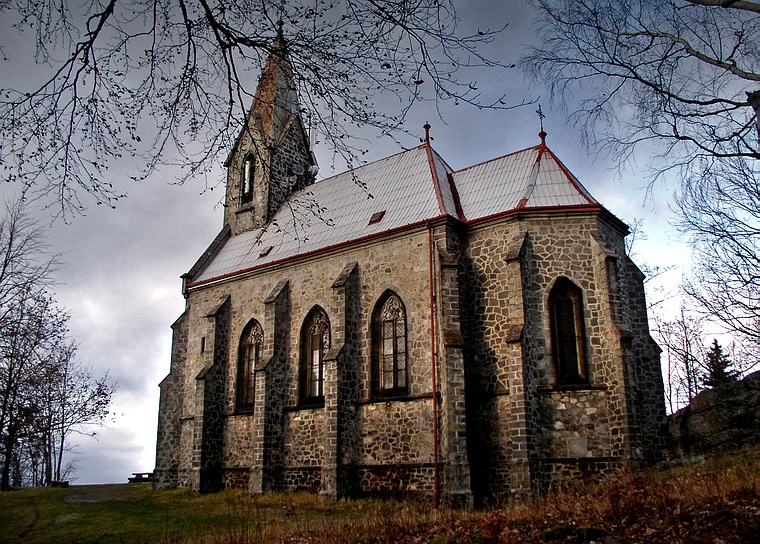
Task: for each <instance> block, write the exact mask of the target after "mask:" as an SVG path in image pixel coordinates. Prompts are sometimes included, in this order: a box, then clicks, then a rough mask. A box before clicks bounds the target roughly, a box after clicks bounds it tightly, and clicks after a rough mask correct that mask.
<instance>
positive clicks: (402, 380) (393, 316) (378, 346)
mask: <svg viewBox="0 0 760 544" xmlns="http://www.w3.org/2000/svg"><path fill="white" fill-rule="evenodd" d="M372 390H373V393H374V394H375V395H377V396H385V395H403V394H406V393H408V376H407V349H406V309H405V308H404V303H403V302H402V301H401V298H399V296H398V295H396V294H395V293H393V292H392V291H389V292H387V293H386V294H385V295H384V296H383V297H382V298H381V299H380V300H379V301H378V303H377V305H376V306H375V311H374V312H373V315H372Z"/></svg>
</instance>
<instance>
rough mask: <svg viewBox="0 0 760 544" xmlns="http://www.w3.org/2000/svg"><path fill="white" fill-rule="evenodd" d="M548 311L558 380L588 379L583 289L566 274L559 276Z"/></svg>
mask: <svg viewBox="0 0 760 544" xmlns="http://www.w3.org/2000/svg"><path fill="white" fill-rule="evenodd" d="M549 311H550V314H551V331H552V356H553V357H554V365H555V369H556V372H557V384H558V385H573V384H584V383H587V382H588V378H587V375H586V333H585V329H584V325H583V295H582V293H581V290H580V289H579V288H578V287H577V286H576V285H575V284H573V283H572V282H571V281H570V280H568V279H567V278H560V279H558V280H557V282H556V283H555V284H554V287H553V288H552V290H551V293H550V294H549Z"/></svg>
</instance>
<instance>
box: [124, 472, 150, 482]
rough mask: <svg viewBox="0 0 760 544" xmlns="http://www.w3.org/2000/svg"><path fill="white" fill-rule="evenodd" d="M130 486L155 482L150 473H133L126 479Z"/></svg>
mask: <svg viewBox="0 0 760 544" xmlns="http://www.w3.org/2000/svg"><path fill="white" fill-rule="evenodd" d="M128 481H129V483H130V484H137V483H140V482H155V481H156V478H155V476H154V475H153V473H152V472H133V473H132V477H131V478H128Z"/></svg>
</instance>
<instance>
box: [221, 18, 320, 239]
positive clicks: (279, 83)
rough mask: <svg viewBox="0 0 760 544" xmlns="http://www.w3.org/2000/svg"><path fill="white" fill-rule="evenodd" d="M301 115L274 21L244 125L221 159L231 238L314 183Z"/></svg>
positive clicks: (313, 161)
mask: <svg viewBox="0 0 760 544" xmlns="http://www.w3.org/2000/svg"><path fill="white" fill-rule="evenodd" d="M301 113H302V112H301V106H300V104H299V102H298V92H297V90H296V86H295V78H294V76H293V71H292V67H291V64H290V60H289V59H288V49H287V44H286V41H285V38H284V36H283V32H282V23H278V30H277V37H276V38H275V39H274V40H273V42H272V47H271V50H270V53H269V58H268V59H267V62H266V65H265V66H264V69H263V71H262V73H261V78H260V79H259V84H258V87H257V89H256V94H255V96H254V99H253V104H252V106H251V109H250V111H249V113H248V117H247V121H246V125H245V126H244V127H243V129H242V130H241V133H240V135H239V136H238V139H237V141H236V143H235V147H234V148H233V150H232V152H231V153H230V155H229V156H228V158H227V161H226V163H225V166H226V167H227V195H226V200H225V204H226V209H225V218H224V219H225V223H226V224H229V225H230V228H231V232H232V235H233V236H234V235H235V234H238V233H240V232H243V231H246V230H250V229H253V228H261V227H263V226H265V225H266V224H267V223H268V222H269V221H270V219H271V218H272V216H273V215H274V214H275V213H276V212H277V210H278V209H279V208H280V206H282V204H283V203H284V202H285V199H287V197H288V195H289V194H290V193H292V192H294V191H297V190H300V189H303V188H304V187H306V186H307V185H310V184H311V183H313V182H314V175H315V173H316V159H315V158H314V155H313V153H312V152H311V149H310V145H309V137H308V135H307V133H306V127H305V124H304V122H303V119H302V116H301Z"/></svg>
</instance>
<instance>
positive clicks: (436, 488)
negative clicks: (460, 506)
mask: <svg viewBox="0 0 760 544" xmlns="http://www.w3.org/2000/svg"><path fill="white" fill-rule="evenodd" d="M426 223H427V228H428V256H429V265H430V352H431V364H432V374H433V504H434V505H435V507H436V508H438V504H439V492H440V470H439V466H438V449H439V448H438V446H439V444H438V442H439V437H438V353H437V349H436V346H437V343H436V327H435V323H436V319H435V318H436V315H435V290H434V287H433V280H434V275H433V227H432V226H431V224H430V221H427V222H426Z"/></svg>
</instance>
